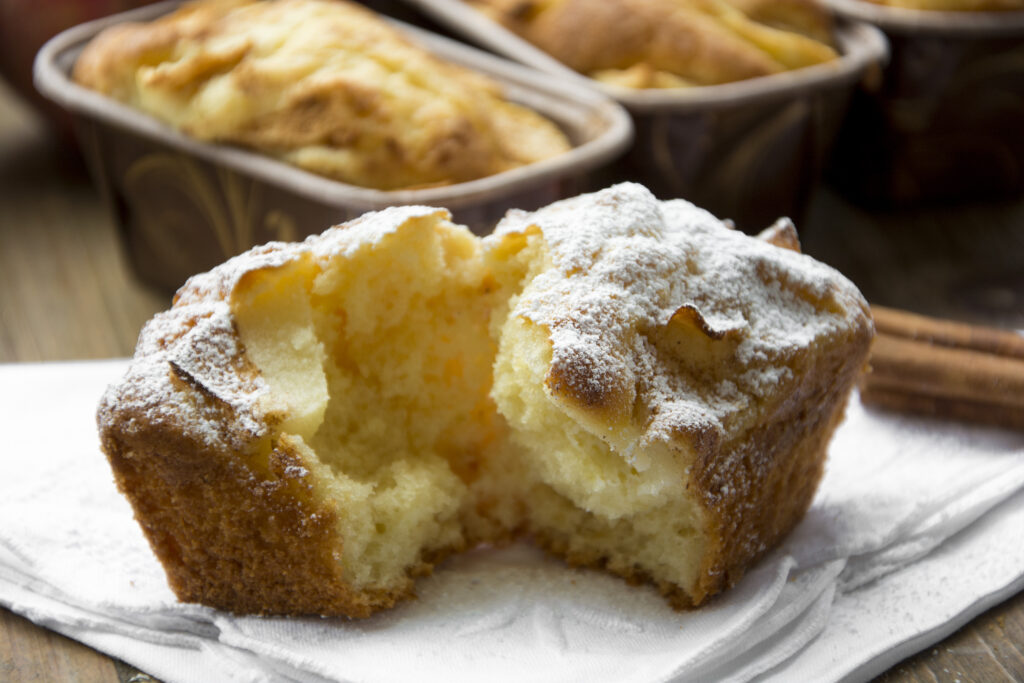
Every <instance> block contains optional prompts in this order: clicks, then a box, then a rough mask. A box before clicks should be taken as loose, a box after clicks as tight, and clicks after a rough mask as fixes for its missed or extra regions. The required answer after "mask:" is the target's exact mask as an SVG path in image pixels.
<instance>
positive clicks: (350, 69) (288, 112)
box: [74, 0, 570, 190]
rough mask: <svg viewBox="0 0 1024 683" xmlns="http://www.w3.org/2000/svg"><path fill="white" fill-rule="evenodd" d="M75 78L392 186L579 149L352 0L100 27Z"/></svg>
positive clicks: (190, 124) (185, 11) (231, 3)
mask: <svg viewBox="0 0 1024 683" xmlns="http://www.w3.org/2000/svg"><path fill="white" fill-rule="evenodd" d="M74 78H75V80H76V81H77V82H78V83H80V84H82V85H84V86H86V87H88V88H92V89H94V90H97V91H99V92H101V93H104V94H106V95H109V96H111V97H113V98H114V99H117V100H120V101H122V102H125V103H127V104H130V105H132V106H134V107H136V108H138V109H140V110H142V111H145V112H147V113H149V114H151V115H153V116H156V117H157V118H159V119H161V120H162V121H165V122H166V123H169V124H170V125H172V126H174V127H176V128H179V129H181V130H182V131H183V132H185V133H187V134H188V135H191V136H193V137H195V138H198V139H199V140H203V141H208V142H223V143H231V144H237V145H242V146H245V147H250V148H253V149H256V150H259V151H261V152H263V153H265V154H268V155H271V156H274V157H276V158H279V159H281V160H284V161H287V162H289V163H292V164H294V165H296V166H299V167H301V168H303V169H306V170H308V171H312V172H314V173H318V174H321V175H325V176H328V177H331V178H334V179H337V180H341V181H344V182H346V183H351V184H354V185H359V186H363V187H370V188H375V189H381V190H393V189H399V188H411V187H423V186H430V185H441V184H450V183H458V182H464V181H468V180H473V179H475V178H481V177H484V176H488V175H492V174H495V173H500V172H502V171H506V170H509V169H512V168H516V167H518V166H523V165H525V164H530V163H533V162H535V161H540V160H543V159H546V158H549V157H553V156H556V155H558V154H561V153H563V152H566V151H568V150H569V148H570V144H569V141H568V140H567V139H566V137H565V135H564V134H563V133H562V132H561V131H560V130H559V129H558V127H557V126H556V125H555V124H554V123H552V122H551V121H549V120H547V119H546V118H544V117H542V116H541V115H539V114H537V113H536V112H534V111H532V110H530V109H527V108H525V107H522V106H520V105H518V104H515V103H513V102H510V101H507V100H506V99H504V97H503V95H502V92H501V89H500V88H499V86H498V85H497V84H496V83H495V82H493V81H491V80H490V79H488V78H486V77H484V76H482V75H480V74H477V73H475V72H473V71H470V70H469V69H465V68H462V67H459V66H457V65H455V64H451V63H448V62H445V61H442V60H441V59H438V58H437V57H435V56H433V55H432V54H430V53H429V52H427V51H426V50H424V49H422V48H420V47H418V46H416V45H414V44H413V43H411V42H410V41H409V40H407V39H406V38H405V37H404V36H403V35H402V34H401V33H400V32H399V31H397V30H396V29H394V28H392V27H391V26H390V25H389V24H387V23H386V22H385V21H384V20H383V19H381V18H380V17H378V16H377V15H375V14H373V13H372V12H370V11H369V10H367V9H365V8H363V7H360V6H358V5H355V4H352V3H349V2H344V1H343V0H271V1H267V2H256V1H254V0H201V1H199V2H192V3H187V4H185V5H183V6H182V7H181V8H180V9H178V10H177V11H175V12H173V13H171V14H169V15H167V16H165V17H161V18H160V19H157V20H155V21H153V22H150V23H144V24H139V23H125V24H120V25H117V26H114V27H111V28H109V29H107V30H106V31H104V32H102V33H100V34H99V35H98V36H97V37H96V38H95V39H94V40H93V41H92V42H90V43H89V45H88V46H86V48H85V50H84V51H83V52H82V54H81V56H80V57H79V59H78V61H77V62H76V64H75V68H74Z"/></svg>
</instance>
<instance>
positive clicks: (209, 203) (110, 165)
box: [35, 3, 633, 290]
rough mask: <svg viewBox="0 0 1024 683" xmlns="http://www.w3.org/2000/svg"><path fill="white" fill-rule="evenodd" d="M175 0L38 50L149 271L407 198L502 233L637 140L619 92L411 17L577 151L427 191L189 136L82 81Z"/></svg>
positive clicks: (147, 274)
mask: <svg viewBox="0 0 1024 683" xmlns="http://www.w3.org/2000/svg"><path fill="white" fill-rule="evenodd" d="M177 4H178V3H162V4H160V5H153V6H148V7H144V8H141V9H139V10H133V11H131V12H125V13H123V14H119V15H115V16H112V17H107V18H105V19H101V20H99V21H94V22H90V23H88V24H82V25H80V26H77V27H74V28H72V29H69V30H68V31H65V32H63V33H61V34H59V35H58V36H56V37H54V38H53V39H52V40H51V41H50V42H49V43H47V44H46V45H45V46H44V47H43V48H42V50H40V52H39V54H38V56H37V57H36V64H35V80H36V87H37V88H38V89H39V91H40V92H41V93H42V94H43V95H44V96H46V97H48V98H49V99H51V100H53V101H55V102H56V103H58V104H60V105H61V106H63V107H64V108H66V109H67V110H69V111H70V112H71V113H72V114H73V116H74V117H75V125H76V129H77V132H78V135H79V141H80V144H81V147H82V151H83V155H84V156H85V158H86V161H87V162H88V163H89V165H90V168H91V171H92V174H93V177H94V179H95V181H96V184H97V186H98V187H99V189H100V191H101V193H102V194H103V195H104V197H105V198H106V199H107V201H108V204H109V206H110V207H111V209H112V213H113V217H114V219H115V221H116V223H117V225H118V228H119V230H120V232H121V235H122V237H123V243H124V245H125V249H126V254H127V256H128V260H129V262H130V263H131V265H132V266H133V268H134V271H135V273H136V275H137V276H138V278H139V279H140V280H142V281H143V282H146V283H148V284H151V285H154V286H156V287H158V288H161V289H165V290H170V289H175V288H177V287H179V286H180V285H181V284H182V283H184V281H185V280H186V279H187V278H188V277H189V276H190V275H192V274H195V273H198V272H202V271H205V270H208V269H209V268H211V267H212V266H214V265H216V264H217V263H220V262H222V261H224V260H225V259H226V258H228V257H230V256H233V255H235V254H238V253H240V252H242V251H244V250H246V249H248V248H249V247H251V246H254V245H257V244H262V243H264V242H267V241H271V240H294V239H301V238H303V237H305V236H307V235H310V234H314V233H318V232H321V231H323V230H324V229H325V228H327V227H328V226H330V225H334V224H337V223H341V222H344V221H345V220H348V219H350V218H354V217H356V216H358V215H360V214H362V213H365V212H366V211H371V210H377V209H382V208H385V207H388V206H395V205H400V204H422V205H428V206H440V207H444V208H447V209H449V210H450V211H451V212H452V214H453V217H454V219H455V220H456V221H458V222H460V223H463V224H465V225H468V226H470V227H471V228H472V229H473V230H474V231H475V232H478V233H481V234H482V233H486V232H489V231H490V230H491V229H492V228H493V226H494V224H495V223H496V222H497V221H498V220H499V219H500V218H501V217H502V216H503V215H504V214H505V212H506V211H507V210H508V209H510V208H521V209H527V210H529V209H534V208H538V207H540V206H543V205H544V204H547V203H550V202H552V201H554V200H556V199H560V198H562V197H567V196H571V195H574V194H578V193H580V192H583V191H586V190H589V189H593V188H594V187H595V186H596V184H597V183H599V182H601V181H600V180H598V179H597V177H598V176H597V174H599V172H600V171H601V169H602V168H603V167H604V166H606V165H608V164H609V163H610V162H611V161H612V160H614V159H615V158H617V157H619V156H620V155H621V154H622V153H623V152H624V151H625V150H626V149H627V148H628V146H629V143H630V141H631V140H632V135H633V128H632V123H631V120H630V118H629V115H628V114H627V113H626V111H625V110H624V109H623V108H622V107H621V106H620V105H618V104H616V103H615V102H613V101H612V100H611V99H609V98H607V97H604V96H602V95H600V94H598V93H594V92H593V91H591V90H589V89H587V88H584V87H580V86H578V85H576V84H572V83H565V82H563V81H562V80H560V79H557V78H554V77H551V76H549V75H546V74H542V73H537V72H536V71H535V70H533V69H530V68H527V67H524V66H522V65H519V64H515V63H512V62H510V61H507V60H504V59H501V58H498V57H495V56H494V55H490V54H487V53H484V52H481V51H480V50H476V49H474V48H471V47H469V46H466V45H463V44H460V43H457V42H455V41H451V40H448V39H445V38H442V37H440V36H437V35H434V34H431V33H428V32H425V31H423V30H420V29H416V28H414V27H411V26H407V25H399V27H400V28H401V29H402V30H404V31H405V32H406V33H407V34H408V35H409V36H410V37H412V38H413V39H414V40H416V41H417V42H419V43H420V44H421V45H423V46H424V47H426V48H427V49H429V50H430V51H432V52H434V53H435V54H437V55H439V56H440V57H442V58H444V59H447V60H449V61H452V62H456V63H459V64H462V65H464V66H467V67H470V68H472V69H475V70H476V71H479V72H481V73H484V74H486V75H488V76H490V77H491V78H493V79H495V80H496V81H498V82H499V83H500V84H501V85H502V87H503V89H504V92H505V95H506V97H508V98H509V99H510V100H512V101H515V102H518V103H520V104H523V105H525V106H528V107H530V108H531V109H534V110H535V111H538V112H540V113H541V114H543V115H545V116H547V117H548V118H549V119H551V120H553V121H554V122H555V123H557V124H558V125H559V126H560V127H561V128H562V130H563V131H564V132H565V133H566V134H567V136H568V137H569V140H570V142H571V143H572V145H573V147H572V149H571V150H569V151H568V152H566V153H565V154H562V155H559V156H557V157H554V158H551V159H546V160H544V161H541V162H538V163H535V164H531V165H529V166H523V167H520V168H516V169H513V170H510V171H506V172H503V173H499V174H496V175H492V176H488V177H485V178H480V179H478V180H473V181H470V182H464V183H456V184H452V185H447V186H441V187H431V188H425V189H414V190H396V191H382V190H373V189H367V188H362V187H356V186H353V185H348V184H345V183H340V182H337V181H334V180H331V179H329V178H325V177H321V176H317V175H314V174H312V173H308V172H306V171H303V170H301V169H299V168H296V167H294V166H290V165H288V164H285V163H282V162H280V161H277V160H274V159H272V158H269V157H266V156H263V155H260V154H259V153H256V152H251V151H247V150H244V149H240V148H236V147H230V146H224V145H214V144H209V143H204V142H200V141H197V140H194V139H192V138H189V137H187V136H185V135H183V134H182V133H179V132H178V131H176V130H173V129H172V128H170V127H169V126H167V125H165V124H163V123H161V122H159V121H157V120H156V119H154V118H152V117H150V116H148V115H147V114H144V113H142V112H139V111H137V110H135V109H132V108H131V107H128V106H127V105H124V104H121V103H119V102H116V101H114V100H112V99H110V98H108V97H106V96H104V95H101V94H99V93H96V92H93V91H91V90H88V89H86V88H83V87H81V86H79V85H77V84H75V83H74V82H72V80H71V78H70V72H71V69H72V67H73V66H74V62H75V59H76V58H77V56H78V54H79V52H80V51H81V49H82V48H83V47H84V45H85V44H86V43H87V42H88V41H89V40H90V39H91V38H92V37H93V36H95V35H96V34H98V33H99V32H100V31H102V30H103V29H104V28H106V27H108V26H111V25H114V24H116V23H120V22H124V21H140V20H147V19H152V18H155V17H157V16H159V15H161V14H164V13H167V12H168V11H170V10H172V9H173V8H174V7H176V6H177Z"/></svg>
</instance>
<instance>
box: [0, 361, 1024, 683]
mask: <svg viewBox="0 0 1024 683" xmlns="http://www.w3.org/2000/svg"><path fill="white" fill-rule="evenodd" d="M125 367H126V363H125V361H107V362H91V363H54V364H41V365H7V366H0V427H2V429H3V432H2V433H3V434H4V435H5V436H6V437H7V438H6V443H5V448H4V450H3V452H2V453H0V459H2V463H3V470H2V471H3V472H4V475H3V477H0V604H3V605H5V606H8V607H9V608H10V609H12V610H14V611H16V612H19V613H21V614H24V615H26V616H27V617H28V618H30V619H32V620H33V621H35V622H37V623H40V624H42V625H44V626H46V627H48V628H52V629H54V630H56V631H59V632H61V633H64V634H65V635H68V636H70V637H72V638H75V639H77V640H80V641H82V642H85V643H87V644H89V645H91V646H92V647H95V648H97V649H99V650H101V651H104V652H108V653H110V654H112V655H114V656H116V657H119V658H121V659H123V660H125V661H128V662H130V663H132V664H133V665H135V666H137V667H139V668H140V669H142V670H144V671H147V672H148V673H151V674H153V675H155V676H157V677H159V678H162V679H164V680H166V681H168V682H173V681H199V680H223V681H234V680H238V681H261V680H266V681H271V680H273V681H279V680H296V681H335V680H337V681H367V682H371V681H393V680H403V679H414V680H417V681H424V682H429V681H435V680H436V681H441V680H443V681H445V682H446V683H459V682H461V681H479V680H488V681H503V680H509V681H579V680H587V681H591V682H594V683H596V682H598V681H636V682H647V681H668V680H673V681H675V680H679V681H688V680H716V681H717V680H722V681H746V680H752V679H763V680H773V681H774V680H778V681H791V680H815V681H829V680H862V679H866V678H869V677H870V676H872V675H874V674H877V673H879V672H880V671H883V670H884V669H885V668H888V667H889V666H891V665H893V664H895V663H896V662H898V661H899V660H900V659H902V658H904V657H906V656H908V655H910V654H912V653H913V652H916V651H917V650H919V649H921V648H923V647H926V646H927V645H929V644H931V643H932V642H935V641H936V640H938V639H940V638H942V637H944V636H945V635H947V634H948V633H950V632H952V631H953V630H955V628H957V627H958V626H960V625H961V624H963V623H965V622H966V621H968V620H969V619H971V618H972V617H974V616H975V615H977V614H979V613H980V612H981V611H983V610H984V609H987V608H988V607H990V606H991V605H993V604H995V603H997V602H998V601H1000V600H1002V599H1005V598H1006V597H1009V596H1010V595H1013V594H1014V593H1015V592H1017V591H1019V590H1022V589H1024V491H1022V489H1024V435H1022V434H1019V433H1014V432H1008V431H1000V430H995V429H983V428H978V427H970V426H966V425H960V424H948V425H947V424H941V423H938V422H935V421H929V420H923V419H912V418H905V417H899V416H893V415H887V414H880V413H873V412H870V411H867V410H865V409H864V408H863V407H862V406H861V405H860V403H859V402H857V401H856V400H855V401H854V402H853V403H852V404H851V406H850V409H849V411H848V415H847V419H846V421H845V422H844V424H843V425H842V426H841V428H840V430H839V431H838V433H837V435H836V438H835V439H834V441H833V444H832V447H831V452H830V460H829V465H828V468H827V471H826V476H825V479H824V481H823V482H822V486H821V489H820V491H819V495H818V497H817V499H816V501H815V504H814V505H813V507H812V508H811V510H810V511H809V513H808V515H807V517H806V519H805V520H804V522H803V523H802V524H801V525H800V526H799V527H798V528H797V529H796V531H795V532H794V533H793V534H792V535H791V536H790V537H789V539H788V540H787V541H786V543H785V544H784V545H783V546H782V547H780V548H779V549H777V550H776V551H775V552H774V553H773V554H771V555H770V556H769V557H767V558H765V560H764V561H763V562H761V563H760V564H759V565H758V566H757V568H756V569H754V570H753V571H752V572H750V573H749V574H748V575H747V576H746V577H745V578H744V580H743V581H742V582H740V584H739V585H737V586H736V587H735V588H734V589H733V590H731V591H729V592H728V593H726V594H724V595H723V596H721V597H720V598H719V599H716V600H714V601H712V602H711V603H710V604H709V605H707V606H706V607H705V608H702V609H700V610H697V611H693V612H688V613H679V612H675V611H673V610H671V609H669V608H668V607H667V606H666V604H665V602H664V601H663V600H662V599H661V598H660V597H659V596H658V595H657V594H656V593H655V591H654V590H652V589H650V588H647V587H633V586H629V585H627V584H626V583H625V582H623V581H620V580H618V579H615V578H613V577H610V576H606V575H604V574H602V573H600V572H594V571H588V570H574V569H569V568H567V567H565V566H564V565H563V564H562V563H560V562H558V561H556V560H553V559H550V558H548V557H545V556H544V555H543V554H542V553H540V552H539V551H537V550H535V549H533V548H531V547H529V546H526V545H522V544H521V545H514V546H512V547H510V548H505V549H502V550H478V551H474V552H471V553H468V554H465V555H462V556H460V557H457V558H454V559H453V560H450V561H449V562H447V563H446V564H445V565H444V566H443V567H441V568H439V569H438V570H437V571H436V572H435V574H434V575H433V576H432V577H430V578H428V579H425V580H423V581H422V582H421V583H420V584H419V588H418V593H419V597H418V599H417V600H415V601H411V602H407V603H405V604H403V605H400V606H399V607H397V608H395V609H393V610H390V611H387V612H384V613H381V614H379V615H376V616H374V617H372V618H370V619H366V620H360V621H347V620H341V619H294V618H258V617H235V616H232V615H229V614H226V613H223V612H218V611H216V610H212V609H208V608H205V607H201V606H197V605H184V604H180V603H178V602H177V601H176V600H175V598H174V596H173V594H172V593H171V592H170V590H169V589H168V588H167V585H166V583H165V581H164V575H163V572H162V569H161V568H160V566H159V564H158V563H157V562H156V560H155V559H154V558H153V555H152V553H151V552H150V550H149V547H148V546H147V545H146V543H145V541H144V539H143V537H142V534H141V532H140V531H139V529H138V527H137V526H136V524H135V522H134V520H133V519H132V513H131V510H130V508H129V506H128V504H127V503H126V502H125V501H124V500H123V499H122V498H121V497H120V495H119V494H118V493H117V492H116V490H115V489H114V486H113V483H112V477H111V474H110V470H109V468H108V466H107V464H106V461H105V459H104V458H103V456H102V455H101V454H100V453H99V448H98V439H97V436H96V428H95V424H94V418H93V415H94V410H95V405H96V402H97V401H98V398H99V396H100V394H101V393H102V391H103V389H104V387H105V386H106V384H108V383H110V382H113V381H116V380H117V379H118V378H119V376H120V375H121V373H122V372H123V371H124V369H125Z"/></svg>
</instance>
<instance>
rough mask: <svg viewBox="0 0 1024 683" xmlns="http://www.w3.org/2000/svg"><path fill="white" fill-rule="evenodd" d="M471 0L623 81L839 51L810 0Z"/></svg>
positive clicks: (590, 68)
mask: <svg viewBox="0 0 1024 683" xmlns="http://www.w3.org/2000/svg"><path fill="white" fill-rule="evenodd" d="M469 2H470V3H471V4H473V5H474V6H476V7H477V8H479V9H480V10H482V11H483V12H484V13H486V14H487V15H489V16H490V17H492V18H493V19H495V20H496V21H498V22H499V23H501V24H503V25H504V26H505V27H507V28H508V29H510V30H511V31H513V32H515V33H517V34H519V35H520V36H522V37H523V38H524V39H526V40H528V41H529V42H531V43H533V44H534V45H536V46H537V47H539V48H540V49H542V50H544V51H545V52H547V53H548V54H550V55H552V56H553V57H555V58H556V59H558V60H559V61H561V62H563V63H564V64H566V65H567V66H569V67H570V68H572V69H575V70H576V71H579V72H580V73H583V74H586V75H588V76H590V77H592V78H595V79H597V80H599V81H604V82H607V83H612V84H616V85H620V86H624V87H630V88H685V87H694V86H701V85H715V84H719V83H728V82H732V81H740V80H746V79H749V78H756V77H758V76H767V75H769V74H773V73H779V72H782V71H788V70H791V69H799V68H801V67H805V66H811V65H814V64H821V63H823V62H828V61H831V60H833V59H835V58H836V57H837V56H838V55H837V53H836V51H835V49H834V45H833V42H834V41H833V37H832V23H831V19H830V17H829V14H828V13H827V12H826V11H825V10H824V9H822V8H821V7H820V6H819V5H818V4H817V2H816V1H815V0H469ZM567 36H572V39H571V40H567V39H566V37H567Z"/></svg>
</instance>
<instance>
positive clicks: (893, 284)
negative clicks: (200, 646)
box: [0, 83, 1024, 683]
mask: <svg viewBox="0 0 1024 683" xmlns="http://www.w3.org/2000/svg"><path fill="white" fill-rule="evenodd" d="M325 227H326V226H325ZM800 230H801V236H802V240H803V242H804V249H805V251H807V252H808V253H810V254H812V255H814V256H816V257H818V258H820V259H822V260H824V261H826V262H828V263H830V264H832V265H833V266H836V267H837V268H839V269H840V270H842V271H843V272H844V273H846V275H848V276H849V277H850V278H852V279H853V280H854V281H855V282H856V283H857V284H858V285H859V286H860V287H861V289H862V291H864V293H865V294H866V295H867V297H868V298H869V299H870V300H871V301H873V302H874V303H880V304H886V305H890V306H895V307H901V308H907V309H911V310H916V311H919V312H922V313H927V314H931V315H939V316H944V317H950V318H957V319H961V320H966V321H970V322H987V323H992V324H996V325H1000V326H1006V327H1015V328H1024V200H1022V201H1016V202H1008V203H1004V204H999V205H986V206H971V207H961V208H955V209H940V210H935V211H930V212H921V211H918V212H902V213H888V214H880V213H877V212H869V211H866V210H864V209H860V208H857V207H855V206H852V205H850V204H848V203H846V202H844V201H843V200H842V199H841V198H840V197H838V196H837V195H836V194H835V193H834V192H831V191H829V190H827V189H822V190H820V191H818V192H817V193H816V194H815V197H814V198H813V201H812V203H811V207H810V210H809V212H808V215H806V216H804V217H803V219H802V220H801V222H800ZM117 240H118V237H117V233H116V230H115V227H114V225H113V223H112V221H111V219H110V217H109V216H108V214H107V212H106V209H105V207H104V206H103V205H102V204H101V202H100V200H99V198H98V196H97V194H96V193H95V192H94V190H93V188H92V185H91V183H90V181H89V179H88V177H87V176H86V175H85V173H84V171H83V169H82V168H81V165H80V163H79V162H77V161H76V159H75V156H74V154H72V153H69V151H68V148H67V147H66V146H62V145H61V144H60V143H59V142H58V139H57V136H55V135H54V134H53V132H52V130H50V129H49V128H48V127H47V126H46V125H45V124H44V122H43V121H42V119H41V118H40V117H39V116H38V115H37V114H35V113H34V112H32V111H30V110H29V109H28V108H27V107H25V106H24V105H22V104H21V103H20V102H18V101H16V99H15V98H14V97H13V96H12V94H11V93H10V92H9V91H8V90H6V89H5V88H4V86H3V84H2V83H0V362H23V361H51V360H70V359H87V358H110V357H121V356H127V355H129V354H130V353H131V352H132V349H133V348H134V345H135V340H136V336H137V334H138V331H139V329H140V327H141V326H142V324H143V323H144V322H145V321H146V320H147V319H148V318H149V317H150V316H151V315H153V314H154V313H155V312H157V311H159V310H162V309H164V308H166V307H167V306H168V305H169V303H170V301H169V297H168V296H167V295H165V294H161V293H157V292H153V291H150V290H147V289H145V288H144V287H142V286H140V285H139V284H137V283H136V282H135V281H134V280H133V279H132V276H131V274H130V272H129V271H128V269H127V268H126V266H125V263H124V261H123V259H122V255H121V253H120V251H119V244H118V241H117ZM0 680H2V681H11V682H15V681H37V680H38V681H90V682H91V681H97V682H100V683H107V682H109V683H114V682H115V681H120V682H122V683H127V682H128V681H131V682H132V683H142V682H144V681H147V680H151V679H149V677H148V676H146V675H145V674H144V673H141V672H139V671H137V670H136V669H134V668H132V667H130V666H127V665H125V664H124V663H121V662H118V661H114V660H111V659H110V658H108V657H107V656H105V655H103V654H100V653H97V652H95V651H93V650H91V649H89V648H87V647H85V646H83V645H80V644H78V643H76V642H73V641H71V640H68V639H66V638H64V637H62V636H59V635H57V634H55V633H53V632H51V631H48V630H45V629H42V628H39V627H37V626H35V625H34V624H32V623H30V622H29V621H27V620H26V619H24V618H22V617H20V616H18V615H16V614H13V613H11V612H9V611H7V610H3V609H0ZM881 680H883V681H887V682H895V681H942V682H945V681H949V682H952V681H1021V680H1024V594H1021V595H1018V596H1016V597H1015V598H1013V599H1011V600H1009V601H1007V602H1006V603H1005V604H1003V605H1001V606H999V607H997V608H995V609H993V610H991V611H990V612H988V613H987V614H984V615H982V616H980V617H979V618H977V619H975V620H974V621H973V622H972V623H970V624H968V625H967V626H965V627H964V628H962V629H961V630H960V631H959V632H957V633H955V634H954V635H952V636H950V637H949V638H947V639H946V640H944V641H943V642H941V643H939V644H937V645H934V646H932V647H929V648H928V649H926V650H925V651H924V652H922V653H921V654H919V655H918V656H916V657H913V658H911V659H909V660H907V661H905V662H903V663H901V664H900V665H898V666H896V667H895V668H894V669H893V670H891V671H890V672H889V673H887V674H886V675H884V676H883V677H882V678H881Z"/></svg>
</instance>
